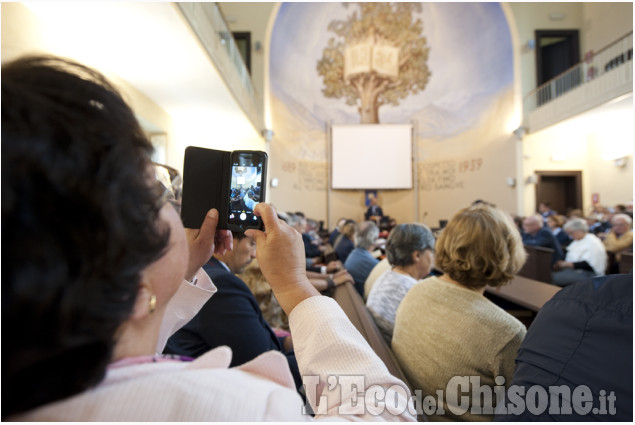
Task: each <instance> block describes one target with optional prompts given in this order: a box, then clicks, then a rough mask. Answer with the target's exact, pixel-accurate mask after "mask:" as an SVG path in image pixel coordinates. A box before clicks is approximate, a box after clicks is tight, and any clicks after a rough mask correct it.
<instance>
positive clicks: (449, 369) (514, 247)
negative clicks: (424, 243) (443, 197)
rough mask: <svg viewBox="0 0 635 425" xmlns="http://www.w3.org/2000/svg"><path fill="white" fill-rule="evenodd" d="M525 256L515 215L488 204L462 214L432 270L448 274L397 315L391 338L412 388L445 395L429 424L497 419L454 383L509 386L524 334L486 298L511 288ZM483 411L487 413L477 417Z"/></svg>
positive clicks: (413, 293)
mask: <svg viewBox="0 0 635 425" xmlns="http://www.w3.org/2000/svg"><path fill="white" fill-rule="evenodd" d="M526 255H527V254H526V253H525V250H524V248H523V245H522V240H521V239H520V234H519V233H518V232H517V231H516V229H515V225H514V222H513V221H512V219H511V217H510V216H508V215H507V214H505V213H503V212H502V211H500V210H498V209H496V208H493V207H491V206H489V205H476V206H472V207H468V208H465V209H462V210H461V211H459V212H458V213H457V214H456V215H455V216H454V217H453V218H452V219H451V220H450V221H449V222H448V225H447V227H446V228H445V229H444V230H443V232H442V233H441V235H440V236H439V240H438V241H437V245H436V249H435V262H436V264H435V267H436V268H439V269H440V270H442V271H443V273H444V274H443V275H441V276H440V277H430V278H428V279H426V280H424V281H423V282H422V283H420V284H418V285H415V286H414V287H413V288H412V289H411V290H410V291H409V292H408V294H407V295H406V296H405V298H404V299H403V301H402V302H401V305H400V306H399V309H398V310H397V317H396V321H395V331H394V335H393V339H392V349H393V353H394V354H395V356H396V357H397V360H398V362H399V364H400V365H401V368H402V369H403V371H404V373H405V375H406V378H407V379H408V381H409V382H410V385H411V386H412V388H413V390H422V397H424V398H425V397H432V398H434V399H435V400H436V399H437V392H438V391H443V393H444V397H443V398H442V399H440V400H441V403H442V405H441V406H438V407H441V408H442V411H441V410H440V409H439V408H437V409H436V411H435V413H434V414H433V415H429V416H428V419H430V420H435V421H436V420H438V421H442V420H443V421H459V420H460V421H477V420H480V421H487V420H490V421H491V420H492V418H493V413H494V412H493V410H487V409H485V408H486V407H487V403H485V404H484V405H482V406H481V405H480V403H479V402H478V400H479V399H478V398H474V399H473V398H471V397H469V396H464V394H469V390H468V388H467V387H465V386H464V387H462V389H461V390H458V389H457V387H456V386H453V385H452V380H453V377H462V376H465V377H475V378H478V379H479V383H478V385H481V386H488V387H490V388H491V387H494V386H495V385H501V386H502V385H506V386H508V385H509V381H510V380H511V377H512V373H513V371H514V359H515V358H516V353H517V351H518V347H519V346H520V343H521V342H522V340H523V338H524V336H525V333H526V329H525V326H524V325H523V324H522V323H521V322H520V321H518V320H517V319H516V318H514V317H513V316H511V315H510V314H508V313H507V312H505V311H504V310H503V309H501V308H500V307H498V306H497V305H495V304H494V303H492V302H491V301H490V300H488V299H487V298H486V297H484V296H483V293H484V291H485V287H486V286H493V287H498V286H501V285H505V284H507V283H509V282H510V281H511V280H512V279H513V278H514V275H515V274H516V273H517V272H518V271H519V270H520V269H521V267H522V265H523V263H524V262H525V258H526ZM501 376H502V377H504V378H505V380H504V382H501V378H498V377H501ZM470 379H474V378H470ZM473 385H474V384H473ZM448 388H450V390H449V391H446V389H448ZM452 388H454V389H455V391H454V392H452V390H451V389H452ZM457 392H458V394H457ZM464 392H465V393H464ZM452 400H456V401H455V402H453V401H452ZM459 402H460V404H461V406H462V407H463V409H461V408H459V406H457V403H459ZM480 408H483V410H482V413H476V410H478V409H480Z"/></svg>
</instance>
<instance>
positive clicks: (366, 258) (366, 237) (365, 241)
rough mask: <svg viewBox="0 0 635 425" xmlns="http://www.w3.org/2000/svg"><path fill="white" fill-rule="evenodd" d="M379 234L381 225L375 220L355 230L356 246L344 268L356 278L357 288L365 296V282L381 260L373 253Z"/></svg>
mask: <svg viewBox="0 0 635 425" xmlns="http://www.w3.org/2000/svg"><path fill="white" fill-rule="evenodd" d="M378 236H379V227H377V225H376V224H375V222H373V221H364V222H362V223H360V224H359V225H358V226H357V230H356V232H355V248H354V249H353V250H352V251H351V253H350V254H349V255H348V258H347V259H346V262H345V263H344V268H345V269H346V270H348V272H349V273H350V274H351V276H353V279H355V289H356V290H357V292H359V295H360V296H361V297H363V296H364V283H365V282H366V278H367V277H368V275H369V274H370V271H371V270H372V269H373V267H375V265H376V264H377V263H379V260H378V259H376V258H375V257H373V255H372V254H371V253H372V252H373V250H374V249H375V239H377V237H378Z"/></svg>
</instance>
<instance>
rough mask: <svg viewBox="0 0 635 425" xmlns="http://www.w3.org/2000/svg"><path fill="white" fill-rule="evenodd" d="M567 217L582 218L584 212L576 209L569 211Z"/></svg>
mask: <svg viewBox="0 0 635 425" xmlns="http://www.w3.org/2000/svg"><path fill="white" fill-rule="evenodd" d="M567 217H568V218H569V219H572V218H584V212H582V210H581V209H579V208H576V209H574V210H571V211H570V212H569V215H568V216H567Z"/></svg>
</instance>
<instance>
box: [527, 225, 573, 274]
mask: <svg viewBox="0 0 635 425" xmlns="http://www.w3.org/2000/svg"><path fill="white" fill-rule="evenodd" d="M522 239H523V244H524V245H531V246H542V247H544V248H550V249H553V255H552V256H551V264H552V265H553V264H555V263H556V261H558V260H562V259H563V258H564V255H563V254H562V248H560V243H558V241H557V240H556V238H555V236H554V235H553V233H551V230H550V229H549V227H546V226H543V220H542V216H540V215H538V214H536V215H530V216H529V217H525V219H524V220H523V232H522Z"/></svg>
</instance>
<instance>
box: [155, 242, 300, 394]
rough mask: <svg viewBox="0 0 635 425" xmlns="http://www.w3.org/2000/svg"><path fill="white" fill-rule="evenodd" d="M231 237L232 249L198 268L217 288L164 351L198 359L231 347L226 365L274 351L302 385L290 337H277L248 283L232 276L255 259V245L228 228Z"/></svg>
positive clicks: (298, 384) (241, 362)
mask: <svg viewBox="0 0 635 425" xmlns="http://www.w3.org/2000/svg"><path fill="white" fill-rule="evenodd" d="M233 237H234V248H233V250H231V251H229V252H227V253H225V254H224V255H218V254H214V256H213V257H212V258H211V260H210V261H209V262H208V263H207V264H206V265H205V266H204V267H203V269H204V270H205V271H206V272H207V274H208V275H209V277H210V278H211V279H212V282H214V285H216V287H217V288H218V291H217V292H216V293H215V294H214V295H213V296H212V297H211V298H210V299H209V301H207V302H206V303H205V305H204V306H203V308H201V310H200V311H199V312H198V314H197V315H196V316H195V317H194V318H193V319H192V320H191V321H190V322H189V323H188V324H187V325H185V326H184V327H183V328H181V329H180V330H178V331H177V332H176V333H175V334H174V335H173V336H172V337H171V338H170V339H169V340H168V343H167V345H166V348H165V350H164V352H165V353H168V354H179V355H185V356H190V357H198V356H200V355H202V354H204V353H206V352H207V351H209V350H211V349H212V348H216V347H218V346H221V345H227V346H229V347H230V348H231V349H232V361H231V364H230V366H237V365H241V364H243V363H246V362H248V361H250V360H252V359H254V358H255V357H257V356H258V355H260V354H262V353H264V352H266V351H270V350H277V351H280V352H282V353H283V354H284V355H285V356H286V357H287V361H288V362H289V368H290V369H291V373H292V374H293V378H294V380H295V383H296V387H297V388H301V387H302V380H301V377H300V372H299V370H298V363H297V362H296V359H295V354H294V352H293V347H292V343H291V338H290V337H286V339H285V338H282V337H280V338H278V337H277V336H276V334H275V333H274V331H273V329H271V327H270V326H269V325H268V324H267V322H266V321H265V319H264V317H263V316H262V311H261V310H260V306H259V305H258V302H257V301H256V298H255V297H254V295H253V293H252V292H251V291H250V290H249V287H248V286H247V285H246V284H245V282H243V281H242V280H241V279H240V278H238V277H237V276H235V274H239V273H242V272H243V271H244V269H245V267H247V265H248V264H249V263H250V262H251V260H252V259H253V258H255V257H256V243H255V241H254V240H253V239H251V238H249V237H246V236H245V235H244V234H243V233H237V232H233Z"/></svg>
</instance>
